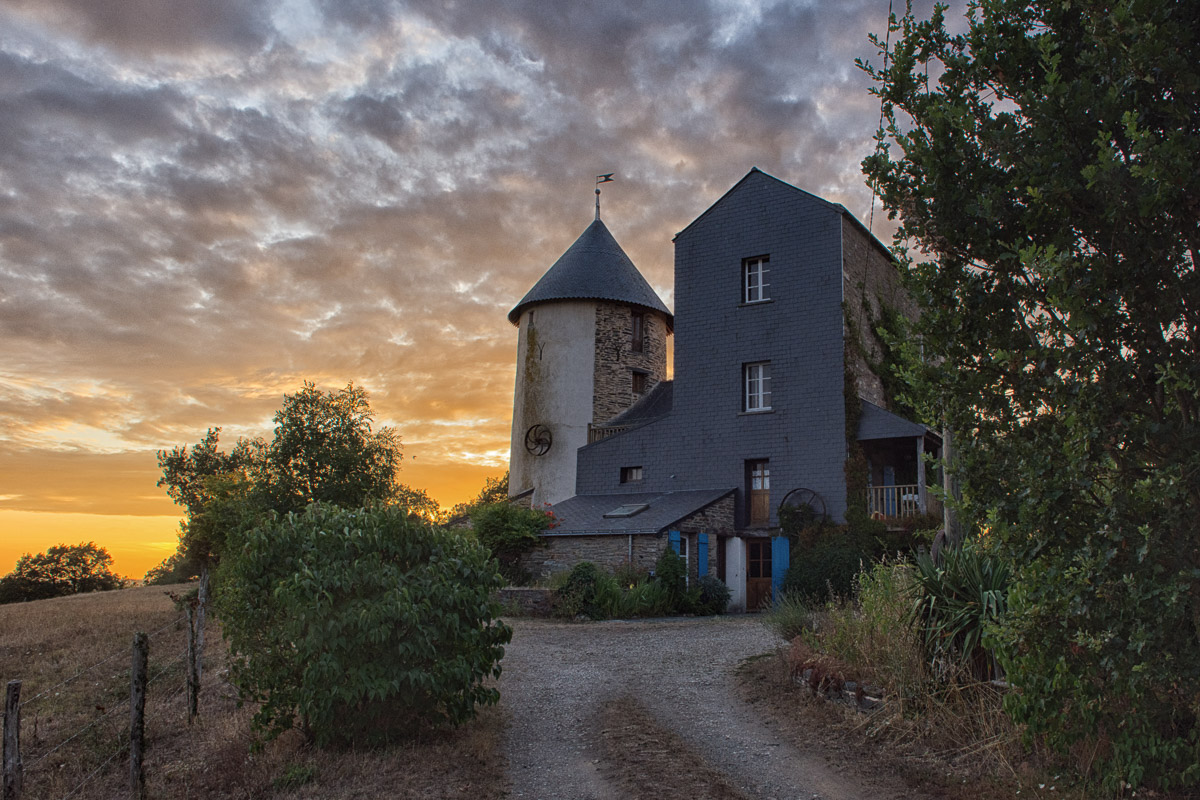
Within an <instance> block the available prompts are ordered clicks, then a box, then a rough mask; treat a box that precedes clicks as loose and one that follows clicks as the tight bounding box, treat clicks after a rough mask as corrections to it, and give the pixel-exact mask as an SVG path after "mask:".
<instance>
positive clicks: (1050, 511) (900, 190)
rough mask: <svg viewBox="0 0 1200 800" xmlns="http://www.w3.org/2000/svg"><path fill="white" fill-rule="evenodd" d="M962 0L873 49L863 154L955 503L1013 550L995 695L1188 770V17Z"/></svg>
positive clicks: (1195, 606)
mask: <svg viewBox="0 0 1200 800" xmlns="http://www.w3.org/2000/svg"><path fill="white" fill-rule="evenodd" d="M971 9H972V10H971V13H970V16H969V20H968V28H967V30H966V32H965V33H962V34H960V35H953V34H951V33H949V32H948V31H947V29H946V25H945V20H944V16H943V10H942V9H938V10H936V11H935V12H934V14H933V16H932V18H931V19H929V20H917V19H915V18H914V17H913V16H912V14H911V10H910V12H909V13H908V14H907V15H906V16H905V17H904V18H903V19H900V20H898V21H894V26H893V28H892V33H893V41H894V42H895V43H894V45H892V46H891V48H890V50H889V52H888V62H887V64H886V66H885V67H883V68H878V67H871V66H867V67H866V69H867V70H868V72H869V73H870V74H871V75H872V76H873V77H874V78H875V79H876V81H877V82H878V88H877V92H878V94H879V96H880V98H881V101H882V103H883V112H884V116H885V119H886V131H885V132H881V138H880V148H879V149H878V150H877V152H876V153H875V155H873V156H871V157H869V158H868V159H867V160H866V161H865V162H864V169H865V171H866V173H867V175H868V176H869V179H870V181H871V182H872V183H873V184H874V185H875V186H876V187H877V190H878V192H879V194H880V196H881V197H882V199H883V203H884V205H885V206H886V207H887V209H888V210H889V212H890V213H891V214H892V215H893V216H896V215H899V216H900V218H901V225H900V228H899V231H898V233H897V244H898V245H900V246H901V247H909V248H912V251H911V252H916V253H919V255H918V256H916V258H914V259H909V258H907V257H906V256H903V255H902V258H903V259H904V260H905V266H906V268H907V273H908V278H909V283H910V287H911V289H912V290H913V291H914V293H915V295H916V296H917V298H918V300H919V301H920V303H921V305H922V306H923V308H924V312H923V314H922V317H921V319H920V321H919V323H918V325H917V330H916V332H917V333H918V334H919V335H920V336H921V340H922V343H923V345H924V350H925V355H926V357H927V360H926V362H925V365H924V366H922V367H918V368H915V369H914V372H913V374H912V375H911V376H910V377H912V378H913V380H914V381H915V382H916V384H917V386H918V390H919V391H918V395H919V399H920V400H921V401H922V402H923V403H924V405H925V408H926V411H927V412H929V411H936V412H942V413H944V414H945V419H946V421H947V423H948V424H949V426H950V427H951V428H952V430H953V431H954V432H955V435H956V439H957V440H961V447H960V451H961V461H960V463H959V464H958V465H957V466H956V471H957V474H958V476H959V477H960V478H961V480H962V482H963V494H964V499H963V508H962V513H963V515H964V519H965V520H967V521H969V522H971V521H973V522H974V524H976V525H977V526H980V527H984V528H987V529H989V530H990V531H991V535H992V536H994V537H996V538H997V539H998V540H999V541H1000V542H1001V544H1002V546H1003V552H1004V553H1005V555H1006V557H1008V558H1009V559H1010V561H1011V562H1012V563H1013V564H1014V565H1015V573H1014V576H1013V577H1014V584H1013V589H1012V594H1011V596H1010V598H1009V610H1008V614H1007V615H1006V618H1005V621H1004V622H1003V624H1002V626H1001V628H1000V630H999V641H1000V643H1001V644H1002V646H1003V647H1002V652H1004V653H1005V654H1006V656H1005V657H1006V659H1007V668H1008V673H1009V677H1010V679H1011V681H1012V682H1013V683H1014V684H1015V685H1016V686H1017V687H1018V691H1017V692H1016V693H1014V694H1013V695H1012V696H1011V698H1010V710H1011V712H1012V713H1013V714H1014V715H1015V716H1016V717H1017V719H1018V720H1020V721H1022V722H1025V723H1027V724H1028V725H1029V726H1030V729H1031V730H1032V731H1034V732H1038V733H1042V734H1044V735H1046V736H1047V737H1048V739H1049V740H1050V741H1051V742H1052V743H1053V744H1056V745H1059V746H1061V747H1063V748H1064V749H1065V748H1067V747H1069V746H1071V745H1073V744H1077V743H1079V742H1080V741H1081V740H1086V743H1090V745H1091V748H1092V750H1094V752H1095V753H1096V757H1097V760H1096V765H1097V769H1098V770H1099V773H1100V776H1101V777H1102V779H1103V781H1104V782H1105V783H1106V784H1107V785H1109V786H1110V787H1117V786H1120V785H1121V784H1122V783H1128V784H1132V785H1137V784H1139V783H1141V782H1143V781H1147V780H1151V779H1153V780H1154V781H1156V782H1158V783H1160V784H1163V785H1179V784H1195V783H1197V782H1200V700H1198V699H1197V698H1198V695H1197V694H1196V692H1195V688H1194V687H1195V686H1196V685H1198V684H1200V539H1198V537H1197V536H1196V523H1195V514H1196V509H1197V508H1200V353H1198V352H1197V325H1200V275H1198V273H1197V270H1196V258H1197V250H1198V248H1200V15H1197V14H1196V13H1195V9H1194V8H1193V7H1191V6H1190V5H1189V4H1187V3H1173V2H1156V1H1155V0H1122V1H1121V2H1116V3H1109V4H1103V5H1100V4H1094V3H1087V2H1084V3H1079V2H1073V1H1071V0H1039V1H1038V2H1032V3H1031V2H1027V1H1026V0H1020V1H1019V2H1018V1H1017V0H986V1H985V2H980V3H977V4H973V5H972V7H971ZM877 43H879V42H877ZM879 44H881V49H883V47H882V43H879ZM889 139H890V143H889V141H888V140H889ZM927 416H929V414H928V413H927ZM1184 687H1189V688H1184Z"/></svg>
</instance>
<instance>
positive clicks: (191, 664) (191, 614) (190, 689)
mask: <svg viewBox="0 0 1200 800" xmlns="http://www.w3.org/2000/svg"><path fill="white" fill-rule="evenodd" d="M199 618H200V612H199V609H198V608H196V607H193V606H191V605H189V606H188V607H187V634H188V641H187V664H186V667H185V668H186V669H187V694H188V724H189V725H191V724H192V722H193V721H194V720H195V719H196V716H197V714H199V700H200V665H199V661H200V654H199V650H198V648H197V647H196V638H197V633H196V625H197V624H198V622H199Z"/></svg>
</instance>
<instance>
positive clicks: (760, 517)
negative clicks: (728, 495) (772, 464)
mask: <svg viewBox="0 0 1200 800" xmlns="http://www.w3.org/2000/svg"><path fill="white" fill-rule="evenodd" d="M747 472H748V473H749V478H750V481H749V483H750V490H749V492H748V495H749V498H750V508H749V515H748V516H749V522H748V527H751V528H765V527H766V526H767V525H768V524H769V523H770V522H771V470H770V468H769V467H768V462H766V461H751V462H749V463H748V464H747Z"/></svg>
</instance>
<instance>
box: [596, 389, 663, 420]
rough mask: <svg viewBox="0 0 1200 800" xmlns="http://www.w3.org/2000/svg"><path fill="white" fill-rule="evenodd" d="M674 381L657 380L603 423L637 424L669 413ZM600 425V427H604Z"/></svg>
mask: <svg viewBox="0 0 1200 800" xmlns="http://www.w3.org/2000/svg"><path fill="white" fill-rule="evenodd" d="M674 388H675V381H659V382H658V383H656V384H654V387H653V388H652V389H650V391H649V392H647V393H646V394H645V395H643V396H642V397H641V398H639V399H638V401H637V402H636V403H634V404H633V405H631V406H630V407H629V408H627V409H625V410H624V411H622V412H621V413H620V414H617V415H616V416H615V417H613V418H612V419H610V420H608V421H607V422H605V423H604V426H608V425H637V424H639V423H642V422H649V421H650V420H652V419H658V418H659V417H665V416H666V415H667V414H670V413H671V405H672V400H673V398H674V396H675V391H674ZM604 426H601V427H604Z"/></svg>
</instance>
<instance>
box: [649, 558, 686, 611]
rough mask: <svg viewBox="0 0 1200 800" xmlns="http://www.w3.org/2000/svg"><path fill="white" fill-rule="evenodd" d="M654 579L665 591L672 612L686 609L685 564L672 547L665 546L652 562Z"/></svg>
mask: <svg viewBox="0 0 1200 800" xmlns="http://www.w3.org/2000/svg"><path fill="white" fill-rule="evenodd" d="M654 580H655V581H657V582H658V583H659V584H660V585H661V586H662V587H663V589H664V590H665V591H666V593H667V598H668V602H669V603H670V609H671V612H672V613H682V612H684V611H686V610H687V608H686V605H687V564H685V563H684V561H683V558H682V557H680V555H679V554H678V553H676V552H675V549H674V548H672V547H670V546H668V547H665V548H663V551H662V553H660V554H659V556H658V561H656V562H655V563H654Z"/></svg>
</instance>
